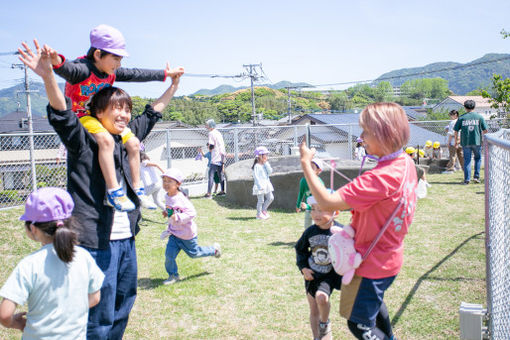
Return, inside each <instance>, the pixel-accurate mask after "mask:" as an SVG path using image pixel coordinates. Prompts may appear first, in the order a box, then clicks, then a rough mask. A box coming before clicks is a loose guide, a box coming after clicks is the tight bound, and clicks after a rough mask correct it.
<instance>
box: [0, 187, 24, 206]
mask: <svg viewBox="0 0 510 340" xmlns="http://www.w3.org/2000/svg"><path fill="white" fill-rule="evenodd" d="M21 201H23V200H22V199H21V197H20V196H19V194H18V191H17V190H3V191H0V202H1V203H11V202H21Z"/></svg>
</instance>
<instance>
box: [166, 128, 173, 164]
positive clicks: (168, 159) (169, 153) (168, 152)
mask: <svg viewBox="0 0 510 340" xmlns="http://www.w3.org/2000/svg"><path fill="white" fill-rule="evenodd" d="M171 135H172V131H170V130H169V129H167V130H166V167H167V168H168V169H170V168H171V167H172V150H171V148H170V145H171V141H172V138H171Z"/></svg>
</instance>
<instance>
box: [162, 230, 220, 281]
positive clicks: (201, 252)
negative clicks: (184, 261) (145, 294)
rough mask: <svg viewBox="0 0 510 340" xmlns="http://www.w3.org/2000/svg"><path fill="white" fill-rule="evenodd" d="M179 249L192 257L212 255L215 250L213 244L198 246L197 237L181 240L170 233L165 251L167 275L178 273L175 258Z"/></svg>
mask: <svg viewBox="0 0 510 340" xmlns="http://www.w3.org/2000/svg"><path fill="white" fill-rule="evenodd" d="M181 249H182V250H184V252H185V253H186V254H188V256H189V257H191V258H192V259H194V258H197V257H204V256H214V251H215V249H214V247H213V246H208V247H201V246H199V245H198V239H197V237H193V238H192V239H191V240H183V239H181V238H178V237H176V236H175V235H170V237H169V238H168V243H167V245H166V251H165V269H166V271H167V273H168V276H170V275H179V272H178V268H177V262H175V259H176V258H177V255H178V254H179V252H180V251H181Z"/></svg>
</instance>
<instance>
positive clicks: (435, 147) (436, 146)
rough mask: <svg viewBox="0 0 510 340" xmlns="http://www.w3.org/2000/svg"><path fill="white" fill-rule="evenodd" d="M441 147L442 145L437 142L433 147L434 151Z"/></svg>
mask: <svg viewBox="0 0 510 340" xmlns="http://www.w3.org/2000/svg"><path fill="white" fill-rule="evenodd" d="M440 146H441V143H439V142H437V141H436V142H434V146H433V148H434V149H437V148H439V147H440Z"/></svg>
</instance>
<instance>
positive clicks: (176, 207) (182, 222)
mask: <svg viewBox="0 0 510 340" xmlns="http://www.w3.org/2000/svg"><path fill="white" fill-rule="evenodd" d="M165 205H166V208H167V210H168V209H173V215H175V216H176V221H175V223H172V219H170V218H169V219H168V221H169V223H168V229H167V230H168V231H169V232H170V233H171V234H173V235H175V236H177V237H178V238H180V239H183V240H191V239H192V238H193V237H195V236H197V225H196V224H195V221H193V219H194V218H195V216H196V215H197V212H196V210H195V207H193V204H192V203H191V201H190V200H189V199H188V198H187V197H186V196H184V194H183V193H182V192H180V191H179V192H178V193H177V194H176V195H174V196H169V195H168V194H166V195H165Z"/></svg>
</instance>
